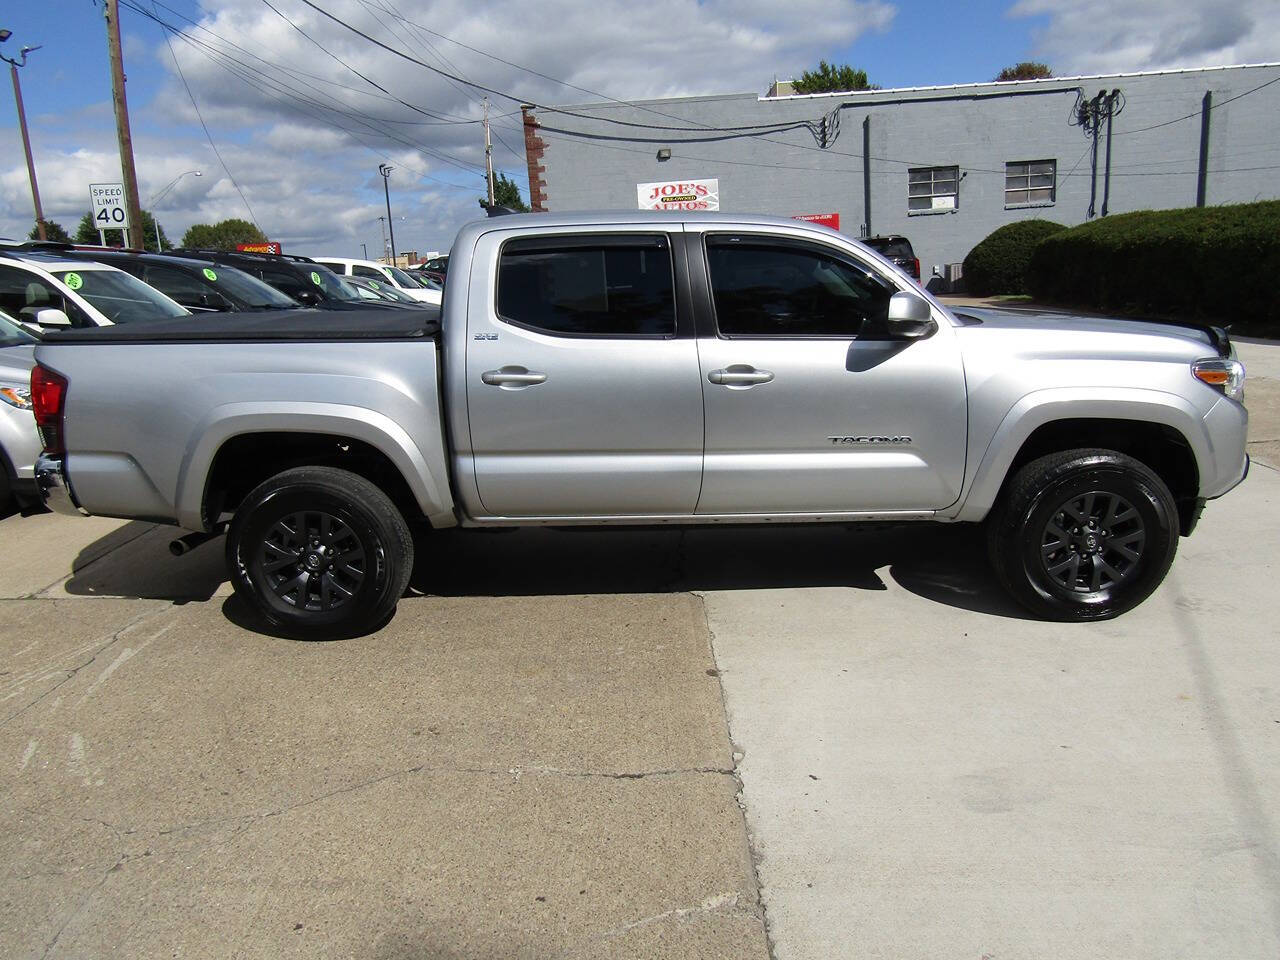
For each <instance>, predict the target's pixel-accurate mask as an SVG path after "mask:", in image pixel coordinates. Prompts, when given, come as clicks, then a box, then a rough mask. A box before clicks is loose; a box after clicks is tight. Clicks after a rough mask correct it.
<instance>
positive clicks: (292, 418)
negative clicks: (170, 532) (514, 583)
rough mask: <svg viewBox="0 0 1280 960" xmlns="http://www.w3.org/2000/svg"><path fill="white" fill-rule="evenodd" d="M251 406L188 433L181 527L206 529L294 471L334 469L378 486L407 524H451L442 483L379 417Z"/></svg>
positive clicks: (333, 408) (335, 409)
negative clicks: (415, 520) (412, 520)
mask: <svg viewBox="0 0 1280 960" xmlns="http://www.w3.org/2000/svg"><path fill="white" fill-rule="evenodd" d="M252 406H253V407H254V409H252V410H239V411H234V412H232V411H228V410H227V409H226V408H225V407H220V408H218V409H216V410H214V411H213V412H212V413H211V414H210V417H209V418H208V425H207V426H206V427H205V428H204V429H197V430H196V431H195V432H194V436H195V437H196V440H195V442H194V444H193V446H192V447H191V449H190V450H189V452H188V454H187V455H186V456H185V457H184V460H183V464H182V467H181V472H180V475H179V480H178V504H177V506H178V519H179V523H180V524H181V525H182V526H184V527H187V528H189V529H194V530H204V529H209V528H210V527H211V526H212V525H213V524H214V523H215V522H216V521H217V519H218V517H219V515H220V514H222V513H224V512H227V511H228V510H230V509H233V508H234V506H235V505H236V504H237V503H238V502H239V500H240V499H241V498H243V497H244V495H245V494H247V493H248V492H249V491H250V490H252V489H253V488H254V487H255V486H257V485H258V484H259V483H261V482H262V481H263V480H265V479H267V478H268V477H270V476H273V475H275V474H277V473H280V472H281V471H283V470H288V469H290V468H292V467H299V466H333V467H340V468H341V469H344V470H348V471H350V472H352V473H355V474H357V475H359V476H362V477H365V478H366V479H368V480H370V481H371V482H373V483H375V484H377V485H378V486H380V487H381V488H382V489H384V491H385V492H386V493H387V494H388V496H390V497H391V499H392V501H393V502H394V503H395V504H396V506H397V507H398V508H399V509H400V510H401V511H402V512H404V514H405V515H406V516H408V517H426V518H427V519H428V520H429V521H430V522H431V523H432V524H433V525H435V526H447V525H451V524H453V523H454V522H455V520H454V516H453V512H452V511H453V502H452V497H451V496H450V494H449V486H448V478H447V477H443V476H436V475H435V474H434V473H433V472H432V471H431V469H430V468H429V467H428V460H427V457H426V456H424V454H423V452H422V451H421V450H420V449H419V448H418V446H417V445H416V444H415V443H414V441H413V440H412V438H410V437H409V436H408V434H406V433H405V431H404V430H403V429H402V428H401V427H400V426H399V425H398V424H396V423H394V422H393V421H391V420H389V419H388V418H387V417H385V416H383V415H382V414H379V413H377V412H376V411H371V410H367V409H363V408H350V409H348V408H344V407H341V406H339V405H317V407H318V408H322V409H317V408H312V409H308V410H305V411H299V410H297V409H296V408H295V409H289V410H280V409H274V410H273V409H263V408H262V405H257V404H255V405H252ZM437 472H438V471H437Z"/></svg>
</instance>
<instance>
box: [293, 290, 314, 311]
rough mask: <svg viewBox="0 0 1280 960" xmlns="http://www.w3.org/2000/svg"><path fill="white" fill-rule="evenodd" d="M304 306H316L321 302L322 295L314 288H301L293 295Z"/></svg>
mask: <svg viewBox="0 0 1280 960" xmlns="http://www.w3.org/2000/svg"><path fill="white" fill-rule="evenodd" d="M293 299H295V300H297V301H298V302H299V303H301V304H302V305H303V306H307V307H314V306H317V305H318V304H319V303H320V296H319V295H318V294H317V293H316V292H315V291H314V290H299V291H298V292H297V293H295V294H294V295H293Z"/></svg>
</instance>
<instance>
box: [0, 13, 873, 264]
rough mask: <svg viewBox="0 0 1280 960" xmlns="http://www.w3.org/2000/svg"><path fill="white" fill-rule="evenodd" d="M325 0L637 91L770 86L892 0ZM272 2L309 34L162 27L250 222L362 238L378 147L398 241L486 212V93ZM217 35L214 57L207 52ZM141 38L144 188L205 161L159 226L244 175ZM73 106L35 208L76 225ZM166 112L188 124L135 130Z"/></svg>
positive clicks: (93, 172)
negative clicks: (146, 69) (147, 59)
mask: <svg viewBox="0 0 1280 960" xmlns="http://www.w3.org/2000/svg"><path fill="white" fill-rule="evenodd" d="M318 2H319V5H321V6H323V7H324V8H325V9H328V10H330V11H331V12H332V13H333V14H334V15H335V16H337V17H338V18H339V19H341V20H342V21H344V22H346V23H350V24H351V25H353V26H355V27H357V28H359V29H360V30H363V31H364V32H366V33H368V34H370V35H372V36H375V37H377V38H378V39H380V40H382V41H383V42H385V43H387V44H389V45H391V46H393V47H396V48H398V49H401V50H404V51H406V52H408V53H410V54H411V55H412V56H414V57H417V58H419V59H422V60H425V61H427V62H429V63H432V64H434V65H436V66H438V67H440V68H441V69H443V70H447V71H448V72H450V73H455V74H458V75H461V76H465V77H466V78H468V79H471V80H474V81H475V82H477V83H483V84H485V85H486V86H489V87H492V88H494V89H495V90H501V91H505V92H509V93H511V94H513V95H514V96H516V97H518V98H521V99H524V100H531V101H535V102H540V103H548V104H565V103H580V102H585V101H593V100H598V99H600V97H599V96H597V95H596V94H595V93H590V92H584V91H583V90H579V89H573V88H571V87H567V86H565V85H563V84H560V83H557V82H553V81H550V80H546V79H542V78H539V77H537V76H533V75H531V74H529V73H527V72H524V71H521V70H519V69H516V68H514V67H511V66H508V65H504V64H502V63H498V62H497V61H495V60H493V59H490V58H487V57H485V56H482V55H480V54H478V53H476V52H473V51H471V50H468V49H466V48H464V47H462V46H459V45H458V44H455V43H451V42H449V41H446V40H444V39H442V38H440V37H439V36H435V35H432V34H431V33H429V32H426V31H425V30H424V29H419V28H417V27H414V26H411V25H409V24H408V23H407V22H406V21H405V20H404V19H403V17H407V18H409V19H411V20H418V21H421V22H422V23H423V24H426V25H427V26H430V27H431V28H432V29H438V30H441V31H442V32H445V33H447V34H448V35H449V36H450V37H452V38H454V39H455V40H457V41H459V42H460V43H462V44H468V45H470V46H472V47H476V48H479V49H482V50H486V51H490V52H492V53H494V54H496V55H498V56H501V57H503V58H504V59H506V60H508V61H511V62H514V63H520V64H523V65H526V66H528V67H530V68H532V69H533V70H536V71H538V72H540V73H543V74H546V75H547V76H550V77H556V78H559V79H560V80H563V81H566V82H567V83H569V84H574V85H576V86H578V87H583V88H586V89H587V90H589V91H597V92H598V93H600V94H604V95H606V96H609V97H617V98H619V99H639V98H645V97H665V96H678V95H687V94H716V93H731V92H742V91H758V92H763V91H764V90H765V88H766V87H767V86H768V83H769V81H770V80H771V79H772V77H773V76H774V75H775V74H776V75H779V76H788V75H791V74H792V73H798V72H799V71H800V70H801V69H804V68H806V67H809V66H812V64H813V63H815V62H816V61H817V60H818V59H819V58H820V57H826V58H828V59H830V58H831V57H832V56H833V53H834V52H835V51H839V50H841V49H843V48H847V47H848V46H849V45H850V44H852V43H853V42H854V41H855V40H856V39H857V38H858V37H860V36H864V35H866V34H868V33H871V32H875V31H881V30H884V29H887V28H888V26H889V25H890V23H891V22H892V20H893V16H894V7H893V6H892V5H891V4H889V3H888V2H885V0H791V2H789V3H786V4H779V3H777V2H776V0H651V2H649V3H646V4H637V3H634V2H631V0H595V2H593V3H592V4H591V5H590V6H589V7H587V6H586V5H584V4H583V3H582V0H544V2H540V3H538V4H529V3H528V2H527V0H483V2H478V0H439V2H436V3H434V4H432V6H431V7H430V10H429V11H428V10H426V9H424V8H422V7H420V6H418V5H410V4H408V3H407V2H406V0H318ZM273 3H274V4H275V6H277V7H278V8H279V9H280V10H281V12H282V13H284V14H285V15H287V16H288V17H289V18H290V19H291V20H292V21H293V22H294V23H295V24H296V25H297V27H298V28H300V29H301V30H302V31H305V32H306V33H307V34H308V35H309V36H310V37H312V38H314V40H315V41H316V43H312V42H311V41H310V40H308V39H307V38H305V37H304V36H303V35H302V34H301V33H300V32H299V30H298V29H295V27H294V26H291V25H290V24H289V23H286V22H285V21H284V20H283V19H281V18H280V17H279V16H277V14H276V13H274V12H273V11H272V10H271V9H270V8H269V7H267V6H266V4H264V3H263V2H262V0H203V2H202V4H201V10H202V14H201V26H200V27H199V28H197V27H193V26H187V29H186V34H187V37H188V38H189V41H190V42H186V41H183V40H180V39H175V40H174V41H173V49H174V51H175V52H176V55H177V57H178V59H179V62H180V63H181V66H182V71H183V73H184V74H185V78H186V80H187V82H188V84H189V85H190V87H191V90H192V93H193V94H194V95H195V98H196V101H197V103H198V104H199V108H200V114H201V116H202V117H203V119H204V121H205V123H206V124H207V125H208V127H209V129H210V131H211V132H212V133H213V137H214V140H215V141H216V143H217V145H218V149H219V151H220V152H221V154H222V158H223V160H224V161H225V163H226V167H227V168H228V169H229V170H230V171H231V173H232V174H233V175H234V176H235V179H236V181H237V182H238V184H239V187H240V190H243V192H244V194H245V195H246V196H247V197H248V200H249V203H250V204H251V205H252V208H253V212H254V214H255V215H256V217H257V220H258V222H259V224H260V225H261V226H262V227H263V228H264V229H265V230H266V232H267V233H268V234H270V235H271V236H272V238H273V239H279V240H281V241H282V242H283V243H284V244H285V246H286V249H293V250H295V251H296V252H309V253H324V252H328V253H343V252H346V253H351V252H352V251H358V249H359V244H360V242H361V241H364V242H366V243H367V244H368V245H369V248H370V251H371V252H373V251H375V250H376V249H377V246H378V244H379V242H380V241H379V236H380V228H379V224H378V221H377V217H378V216H379V214H380V213H382V212H383V211H384V207H383V198H382V181H381V177H380V176H379V175H378V174H377V166H378V164H379V163H381V162H386V163H390V164H392V165H393V166H394V167H395V172H394V173H393V174H392V177H391V181H390V186H391V192H392V206H393V213H394V214H395V216H396V218H397V222H396V241H397V246H398V247H400V248H402V249H408V248H413V247H417V248H419V249H421V250H426V249H437V248H441V247H446V246H447V245H448V243H449V241H450V239H451V238H452V235H453V233H454V232H455V230H456V228H457V226H458V225H459V224H461V223H462V222H464V221H466V220H469V219H474V218H475V217H476V216H478V215H479V214H480V212H481V211H480V208H479V206H478V205H477V203H476V199H477V198H478V197H479V196H480V195H481V194H482V192H483V186H484V183H483V173H482V171H483V163H484V151H483V141H482V136H481V130H480V126H479V124H478V123H476V122H475V121H477V120H478V119H479V117H480V114H481V105H480V101H479V98H480V96H482V94H481V93H479V92H477V91H475V90H474V89H470V88H468V87H466V86H465V85H462V84H457V83H454V82H450V81H449V80H447V79H445V78H442V77H441V76H439V75H437V74H435V73H433V72H431V71H430V70H427V69H425V68H423V67H421V66H419V65H416V64H413V63H409V62H407V61H405V60H403V59H400V58H398V57H395V56H394V55H392V54H390V53H387V52H385V51H382V50H379V49H377V48H376V47H374V46H373V45H371V44H370V43H369V42H368V41H366V40H364V39H362V38H360V37H358V36H356V35H355V34H354V33H352V32H350V31H349V30H347V29H345V28H344V27H342V26H340V25H339V24H337V23H334V22H332V21H330V20H328V19H326V18H325V17H323V16H322V15H321V14H319V13H317V12H316V11H315V10H312V9H310V8H308V7H306V6H305V5H304V4H303V3H301V2H300V0H273ZM178 6H181V5H178ZM158 9H159V12H160V14H161V15H162V16H165V17H169V18H172V17H173V15H172V14H171V13H169V12H168V11H166V9H165V8H164V7H163V6H161V7H159V8H158ZM397 13H399V14H402V15H403V17H398V16H396V14H397ZM815 25H820V28H815ZM129 26H130V30H131V31H133V25H129ZM151 35H154V34H151ZM126 36H127V37H128V38H129V42H130V45H131V53H130V56H131V57H136V56H139V55H140V54H139V53H138V51H137V49H136V44H137V41H136V40H135V34H134V32H128V33H126ZM232 43H234V46H233V45H232ZM215 51H221V59H220V62H215V59H211V54H213V55H214V57H217V56H218V55H217V54H216V53H215ZM146 55H148V56H154V57H155V58H156V59H157V61H158V62H159V63H160V64H162V65H163V66H164V67H165V69H166V70H168V71H169V73H170V75H171V77H170V81H169V82H168V83H167V84H165V86H164V87H163V88H162V89H160V90H159V91H158V92H156V93H155V95H154V96H152V97H150V98H146V99H145V100H144V99H143V98H140V97H139V95H138V93H137V92H135V91H134V90H133V88H132V87H131V90H130V101H131V102H130V108H131V112H132V114H133V119H134V123H133V126H134V132H135V156H136V158H137V165H138V173H139V180H140V189H139V192H140V194H141V196H142V199H143V202H144V203H145V202H146V200H147V199H148V198H149V197H151V196H153V195H154V194H155V193H157V192H159V191H160V190H161V189H162V188H163V187H164V186H165V185H166V184H167V183H169V182H170V181H171V180H173V178H175V177H177V176H178V175H179V174H181V173H183V172H184V171H186V170H192V169H199V170H201V171H202V173H203V176H201V177H199V178H196V177H193V176H187V177H183V178H182V179H181V180H180V181H179V182H178V184H177V185H175V186H174V187H173V189H172V190H171V191H170V192H169V193H168V194H167V195H166V197H165V199H164V200H163V201H162V202H161V203H160V204H159V205H158V210H157V213H158V214H159V215H160V219H161V222H162V223H163V224H164V226H165V229H166V232H167V233H168V234H169V235H170V236H171V237H173V238H174V239H177V238H178V237H179V236H180V235H181V233H182V231H183V230H185V228H186V227H187V226H188V225H190V224H191V223H193V222H207V221H209V220H215V219H222V218H224V217H229V216H235V217H247V215H248V214H247V211H246V209H245V203H244V201H243V200H242V199H241V197H240V192H239V191H238V190H237V189H236V186H235V185H234V184H233V183H232V182H231V179H230V178H229V177H228V176H227V175H226V173H225V172H224V170H223V168H222V165H221V164H220V163H219V161H218V159H217V158H216V157H215V156H214V154H213V151H212V150H211V149H210V147H209V145H208V143H207V142H206V141H205V140H204V139H203V136H202V134H201V133H200V131H199V127H198V123H197V117H196V113H195V110H193V108H192V105H191V101H190V99H189V98H188V95H187V92H186V90H184V88H183V86H182V84H181V83H180V82H179V79H178V76H177V72H176V71H175V70H174V68H173V60H172V58H171V56H170V53H169V50H168V48H167V47H166V45H165V44H164V43H163V42H160V43H158V44H153V45H152V46H151V47H150V48H149V49H148V52H147V54H146ZM255 57H261V58H263V59H262V60H258V59H255ZM335 58H339V59H341V60H343V61H346V63H347V64H349V65H350V67H351V68H354V69H355V70H358V71H359V72H360V73H362V74H364V75H365V76H367V77H369V78H370V79H372V80H374V81H375V82H376V83H378V84H380V85H381V86H383V87H385V88H386V89H387V90H388V91H390V95H388V94H386V93H383V92H380V91H379V90H377V89H376V88H374V87H372V86H370V84H369V83H367V82H366V81H365V80H363V79H361V78H360V77H359V76H357V75H356V74H355V73H353V72H352V70H351V69H348V67H346V66H343V65H342V64H340V63H339V62H338V60H337V59H335ZM235 61H239V63H237V62H235ZM263 61H269V64H270V65H269V64H268V63H264V62H263ZM279 68H283V70H281V69H279ZM237 74H238V75H237ZM400 100H403V101H406V102H407V103H409V104H412V105H413V107H409V106H405V105H404V104H403V103H401V102H399V101H400ZM308 101H309V102H308ZM490 102H491V109H492V114H493V116H494V118H495V120H494V134H495V141H494V161H495V165H496V166H497V167H498V168H499V169H501V170H506V171H507V172H508V173H509V174H510V175H512V176H513V178H514V179H516V180H517V182H518V183H520V184H521V186H522V188H523V187H524V180H525V175H524V172H525V158H524V143H523V132H522V129H521V126H520V115H519V104H518V102H517V101H512V100H510V99H504V98H503V97H501V96H491V97H490ZM97 106H99V107H100V106H101V105H97ZM415 107H416V108H417V110H415V109H413V108H415ZM424 113H427V114H431V116H424V115H423V114H424ZM80 119H81V122H78V123H76V124H75V125H74V126H69V125H67V124H65V123H63V124H61V125H60V127H59V129H58V131H57V132H56V133H54V132H53V131H52V130H51V131H50V132H49V135H47V136H42V137H41V138H40V142H39V144H38V145H37V162H38V166H39V173H40V178H41V186H42V194H43V195H44V199H45V207H46V216H49V217H50V218H52V219H58V220H59V221H60V222H63V224H64V226H68V227H74V224H75V222H76V221H77V220H78V219H79V216H80V214H81V213H82V212H83V210H84V209H85V205H86V202H87V184H88V183H89V182H91V181H96V180H106V181H113V180H117V179H119V162H118V159H117V157H116V155H115V149H114V137H113V130H112V129H111V121H110V111H109V109H108V110H105V111H104V110H101V109H99V110H98V111H97V113H94V114H92V115H91V114H89V113H85V114H83V116H82V117H81V118H80ZM458 120H462V121H470V122H463V123H458V122H455V121H458ZM442 121H444V122H442ZM165 129H172V130H175V131H180V135H175V136H172V137H160V136H157V135H155V134H151V135H144V136H139V135H138V131H139V130H145V131H155V130H165ZM192 131H194V132H192ZM10 135H12V146H14V147H18V144H17V136H16V131H12V130H0V156H2V157H6V158H8V162H7V163H5V164H3V165H0V234H7V235H14V234H15V233H17V232H24V233H25V231H26V229H28V226H24V224H27V225H29V223H30V209H31V207H30V195H29V192H28V189H27V183H26V170H25V168H24V167H23V166H22V163H21V151H20V147H19V148H18V149H9V147H10V142H9V137H10ZM14 158H16V162H15V161H14ZM526 196H527V194H526ZM401 216H404V217H405V220H404V221H400V219H399V218H400V217H401ZM68 221H69V222H68Z"/></svg>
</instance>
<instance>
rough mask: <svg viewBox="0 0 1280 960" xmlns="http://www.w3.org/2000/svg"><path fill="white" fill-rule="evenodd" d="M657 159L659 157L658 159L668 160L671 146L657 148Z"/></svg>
mask: <svg viewBox="0 0 1280 960" xmlns="http://www.w3.org/2000/svg"><path fill="white" fill-rule="evenodd" d="M658 159H659V160H670V159H671V148H670V147H662V148H661V149H659V150H658Z"/></svg>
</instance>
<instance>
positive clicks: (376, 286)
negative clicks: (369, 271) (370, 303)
mask: <svg viewBox="0 0 1280 960" xmlns="http://www.w3.org/2000/svg"><path fill="white" fill-rule="evenodd" d="M369 286H371V287H373V289H375V290H381V289H382V284H380V283H378V281H377V280H370V281H369Z"/></svg>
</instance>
